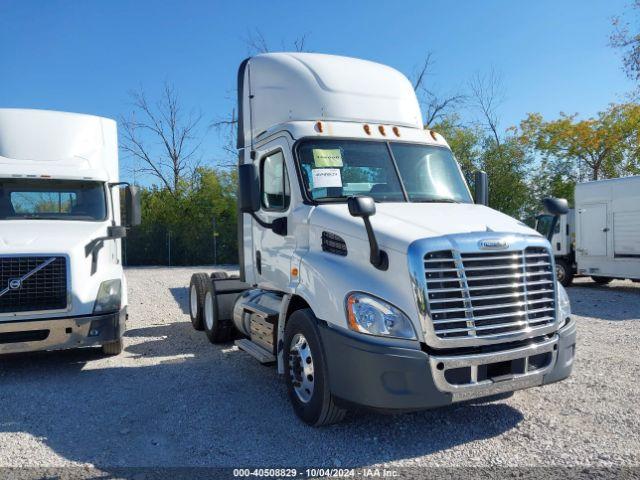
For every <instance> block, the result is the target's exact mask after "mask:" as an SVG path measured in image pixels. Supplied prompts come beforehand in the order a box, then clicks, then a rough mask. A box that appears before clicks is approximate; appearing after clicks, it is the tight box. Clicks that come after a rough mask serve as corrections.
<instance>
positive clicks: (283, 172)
mask: <svg viewBox="0 0 640 480" xmlns="http://www.w3.org/2000/svg"><path fill="white" fill-rule="evenodd" d="M260 177H261V179H262V207H263V208H264V209H265V210H271V211H284V210H286V209H287V208H289V203H290V201H291V192H290V188H289V176H288V174H287V167H286V165H285V162H284V155H283V154H282V151H277V152H273V153H270V154H269V155H267V156H266V157H264V158H263V159H262V164H261V168H260Z"/></svg>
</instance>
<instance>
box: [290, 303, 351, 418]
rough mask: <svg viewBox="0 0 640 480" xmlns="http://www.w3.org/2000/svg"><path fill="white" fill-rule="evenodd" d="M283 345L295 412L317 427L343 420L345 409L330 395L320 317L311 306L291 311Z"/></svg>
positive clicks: (291, 399)
mask: <svg viewBox="0 0 640 480" xmlns="http://www.w3.org/2000/svg"><path fill="white" fill-rule="evenodd" d="M284 345H285V348H284V364H285V369H286V374H285V381H286V384H287V391H288V393H289V399H290V401H291V405H292V406H293V410H294V412H295V413H296V415H297V416H298V417H299V418H300V419H301V420H302V421H303V422H305V423H306V424H308V425H311V426H314V427H320V426H323V425H330V424H332V423H338V422H340V421H341V420H342V419H343V418H344V416H345V414H346V410H344V409H343V408H340V407H338V406H337V405H336V403H335V399H334V398H333V395H331V391H330V389H329V372H328V369H327V362H326V360H325V356H324V349H323V347H322V341H321V339H320V332H319V330H318V324H317V319H316V317H315V315H314V314H313V312H312V311H311V310H310V309H304V310H298V311H296V312H294V313H293V314H292V315H291V317H290V318H289V320H288V322H287V325H286V327H285V332H284Z"/></svg>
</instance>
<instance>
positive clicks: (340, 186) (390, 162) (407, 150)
mask: <svg viewBox="0 0 640 480" xmlns="http://www.w3.org/2000/svg"><path fill="white" fill-rule="evenodd" d="M298 161H299V164H300V171H301V173H302V179H303V181H304V186H305V189H306V191H307V195H308V196H309V198H311V199H313V200H315V201H319V202H323V201H339V200H345V199H346V198H347V197H350V196H352V195H368V196H370V197H373V199H374V200H375V201H376V202H406V201H409V202H455V203H471V201H472V200H471V196H470V194H469V190H468V189H467V185H466V184H465V181H464V179H463V177H462V174H461V173H460V170H459V169H458V165H457V163H456V161H455V159H454V158H453V154H452V153H451V151H450V150H449V149H447V148H443V147H434V146H429V145H417V144H406V143H396V142H370V141H357V140H310V141H306V142H304V143H302V144H301V145H300V147H299V149H298Z"/></svg>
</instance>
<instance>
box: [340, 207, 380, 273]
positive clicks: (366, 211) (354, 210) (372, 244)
mask: <svg viewBox="0 0 640 480" xmlns="http://www.w3.org/2000/svg"><path fill="white" fill-rule="evenodd" d="M347 205H348V207H349V213H350V214H351V216H353V217H360V218H362V220H363V221H364V228H366V230H367V237H369V249H370V254H369V261H370V262H371V264H372V265H373V266H374V267H376V268H377V269H378V270H387V269H388V268H389V257H388V255H387V252H385V251H383V250H380V248H379V247H378V241H377V240H376V236H375V234H374V233H373V228H372V227H371V221H370V220H369V217H370V216H371V215H375V213H376V204H375V202H374V201H373V198H371V197H365V196H353V197H349V198H348V199H347Z"/></svg>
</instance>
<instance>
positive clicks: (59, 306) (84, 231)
mask: <svg viewBox="0 0 640 480" xmlns="http://www.w3.org/2000/svg"><path fill="white" fill-rule="evenodd" d="M121 186H123V183H121V182H120V181H119V179H118V142H117V134H116V123H115V122H114V121H113V120H109V119H106V118H100V117H95V116H90V115H81V114H74V113H63V112H52V111H45V110H26V109H0V353H17V352H31V351H36V350H59V349H66V348H74V347H82V346H101V347H102V349H103V351H104V352H105V353H106V354H118V353H120V351H121V350H122V334H123V331H124V328H125V320H126V317H127V289H126V282H125V278H124V274H123V271H122V251H121V240H120V239H121V238H123V237H124V236H125V235H126V227H128V226H133V225H135V224H137V223H139V221H140V206H139V199H138V194H137V191H136V188H135V187H132V186H127V187H126V190H125V198H126V203H127V205H126V215H125V216H126V221H125V222H124V223H125V225H121V219H120V191H119V189H120V187H121Z"/></svg>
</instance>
